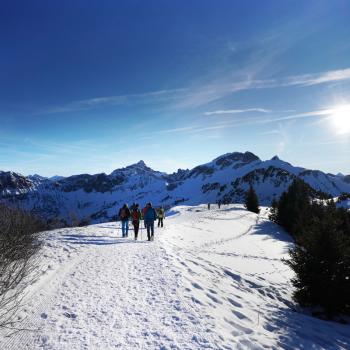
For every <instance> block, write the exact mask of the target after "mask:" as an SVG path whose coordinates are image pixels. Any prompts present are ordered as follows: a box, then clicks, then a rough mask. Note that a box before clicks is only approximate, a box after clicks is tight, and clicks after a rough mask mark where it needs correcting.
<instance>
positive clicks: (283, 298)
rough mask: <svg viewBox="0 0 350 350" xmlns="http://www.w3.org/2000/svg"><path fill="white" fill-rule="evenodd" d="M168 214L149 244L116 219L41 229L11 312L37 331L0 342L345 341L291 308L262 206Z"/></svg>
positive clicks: (348, 342)
mask: <svg viewBox="0 0 350 350" xmlns="http://www.w3.org/2000/svg"><path fill="white" fill-rule="evenodd" d="M172 214H173V215H171V216H170V217H168V218H167V219H166V220H165V227H164V228H162V229H156V236H155V237H156V238H155V241H154V242H146V241H138V242H134V241H133V240H132V237H129V238H128V239H122V238H118V236H119V235H120V232H118V230H117V226H119V225H117V224H116V223H107V224H99V225H92V226H88V227H85V228H73V229H63V230H57V231H52V232H49V233H48V234H47V237H46V239H45V244H44V248H43V251H42V253H43V259H42V261H41V264H40V269H41V270H42V274H41V276H40V278H39V279H38V281H37V282H36V283H35V284H33V285H32V286H31V287H30V288H29V289H28V291H27V292H28V295H27V298H26V306H25V308H24V309H23V311H22V312H21V313H20V315H19V316H20V317H21V318H22V319H24V321H22V324H23V325H24V326H26V327H27V328H36V329H38V331H37V332H35V333H32V332H21V333H18V334H16V335H14V336H12V337H9V338H1V337H0V349H9V350H13V349H16V350H20V349H55V350H59V349H116V348H119V349H281V348H282V349H311V348H312V349H349V348H350V327H349V326H346V325H340V324H336V323H332V322H326V321H321V320H317V319H315V318H312V317H309V316H307V315H305V314H301V313H299V312H296V308H295V306H294V305H293V303H292V302H291V292H292V289H291V285H290V278H291V277H292V273H291V271H290V270H289V269H288V267H287V266H286V265H285V264H283V263H282V261H281V258H283V257H287V252H288V248H289V247H290V246H291V241H290V238H289V237H288V235H286V234H284V233H283V232H282V231H281V230H280V228H279V227H278V226H276V225H274V224H272V223H270V222H269V221H268V220H266V219H265V218H264V213H262V214H261V215H260V216H257V215H255V214H252V213H249V212H247V211H246V210H244V209H243V208H242V207H241V206H228V207H224V208H222V209H221V210H218V209H217V208H214V209H213V210H210V211H208V210H207V209H206V207H205V206H195V207H177V208H174V210H173V212H172ZM131 236H132V232H131ZM143 238H144V239H145V233H143Z"/></svg>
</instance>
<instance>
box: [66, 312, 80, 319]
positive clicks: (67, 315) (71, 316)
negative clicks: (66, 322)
mask: <svg viewBox="0 0 350 350" xmlns="http://www.w3.org/2000/svg"><path fill="white" fill-rule="evenodd" d="M63 315H64V316H66V317H67V318H71V319H73V320H74V319H76V318H77V317H78V316H77V315H76V314H74V313H71V312H65V313H64V314H63Z"/></svg>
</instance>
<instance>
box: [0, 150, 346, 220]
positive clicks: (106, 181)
mask: <svg viewBox="0 0 350 350" xmlns="http://www.w3.org/2000/svg"><path fill="white" fill-rule="evenodd" d="M296 177H299V178H301V179H303V180H304V181H306V182H307V183H308V184H309V185H310V186H311V187H312V188H314V189H315V190H316V191H321V192H324V193H326V194H328V195H330V196H331V197H337V196H339V195H340V194H341V193H343V192H348V193H350V183H349V182H348V181H347V177H344V176H340V175H332V174H325V173H323V172H321V171H317V170H307V169H304V168H301V167H295V166H292V165H291V164H289V163H287V162H284V161H283V160H280V159H279V158H278V157H273V158H272V159H271V160H268V161H262V160H260V159H259V158H258V157H257V156H256V155H254V154H253V153H250V152H245V153H239V152H234V153H227V154H225V155H223V156H220V157H218V158H216V159H214V160H213V161H212V162H209V163H207V164H203V165H200V166H197V167H195V168H193V169H191V170H182V169H179V170H178V171H177V172H176V173H173V174H166V173H162V172H159V171H155V170H153V169H151V168H149V167H148V166H147V165H146V164H145V163H144V162H143V161H140V162H138V163H136V164H133V165H130V166H128V167H125V168H122V169H117V170H115V171H113V172H112V173H111V174H109V175H107V174H104V173H101V174H95V175H89V174H81V175H74V176H70V177H67V178H57V177H56V178H55V179H58V180H52V179H46V178H42V177H40V176H38V175H34V176H31V177H24V176H21V175H19V174H16V173H9V172H7V173H6V172H0V201H4V202H6V203H8V204H10V205H15V206H19V207H21V208H23V209H26V210H31V211H33V212H34V213H37V214H39V215H42V216H44V217H46V218H48V219H57V218H59V219H61V220H63V221H65V222H71V221H72V220H73V218H78V219H79V220H81V219H84V218H86V219H87V218H88V219H90V220H91V221H92V222H103V221H106V220H113V219H115V217H116V213H117V211H118V208H119V207H120V206H121V205H122V204H123V203H125V202H126V203H129V204H130V203H132V202H139V203H141V205H144V204H145V202H147V201H152V202H153V203H154V204H155V205H163V206H165V207H171V206H173V205H177V204H180V203H186V204H191V205H195V204H199V203H205V202H216V201H218V200H221V201H224V202H230V203H232V202H242V201H243V200H244V194H245V192H246V190H247V189H248V188H249V186H250V185H252V186H254V188H255V190H256V192H257V194H258V196H259V199H260V202H261V203H262V204H265V205H269V204H270V203H271V201H272V199H273V198H274V197H279V196H280V195H281V193H282V192H283V191H285V190H286V189H287V188H288V186H289V185H290V184H291V182H292V181H293V179H294V178H296Z"/></svg>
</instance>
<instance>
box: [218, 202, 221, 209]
mask: <svg viewBox="0 0 350 350" xmlns="http://www.w3.org/2000/svg"><path fill="white" fill-rule="evenodd" d="M218 207H219V209H220V207H221V201H218Z"/></svg>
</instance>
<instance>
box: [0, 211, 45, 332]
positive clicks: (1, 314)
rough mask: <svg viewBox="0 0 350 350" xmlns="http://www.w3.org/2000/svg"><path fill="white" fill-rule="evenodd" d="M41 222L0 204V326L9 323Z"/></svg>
mask: <svg viewBox="0 0 350 350" xmlns="http://www.w3.org/2000/svg"><path fill="white" fill-rule="evenodd" d="M44 229H45V225H44V224H43V222H42V221H40V220H39V219H37V218H35V217H33V216H32V215H31V214H29V213H25V212H23V211H21V210H18V209H10V208H8V207H6V206H4V205H2V204H0V327H11V325H13V321H12V319H13V316H14V314H15V312H16V311H17V309H18V306H19V303H20V299H21V294H22V292H23V290H24V288H25V287H26V286H27V285H28V284H29V283H30V282H31V280H30V277H29V276H32V277H31V278H34V276H33V274H31V272H32V271H33V269H34V264H33V259H34V257H35V256H36V253H37V252H38V250H39V248H40V240H39V233H38V232H40V231H42V230H44Z"/></svg>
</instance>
